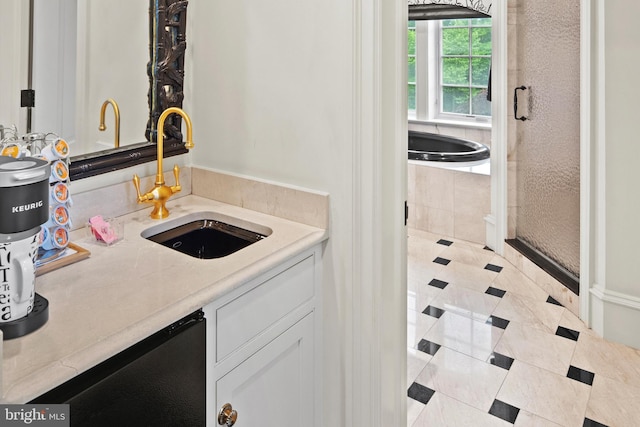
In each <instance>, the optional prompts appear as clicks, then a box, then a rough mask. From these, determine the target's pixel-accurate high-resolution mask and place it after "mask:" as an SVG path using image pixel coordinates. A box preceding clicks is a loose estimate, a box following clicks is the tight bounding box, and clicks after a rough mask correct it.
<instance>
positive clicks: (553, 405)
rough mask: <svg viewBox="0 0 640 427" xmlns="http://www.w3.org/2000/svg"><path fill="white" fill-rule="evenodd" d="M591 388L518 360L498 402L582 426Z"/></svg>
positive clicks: (563, 423) (561, 422)
mask: <svg viewBox="0 0 640 427" xmlns="http://www.w3.org/2000/svg"><path fill="white" fill-rule="evenodd" d="M590 391H591V387H590V386H588V385H586V384H583V383H580V382H578V381H575V380H572V379H570V378H567V377H566V376H562V375H558V374H555V373H553V372H550V371H547V370H545V369H542V368H538V367H536V366H532V365H529V364H527V363H524V362H520V361H518V360H516V361H514V362H513V365H512V366H511V369H510V370H509V373H508V374H507V378H506V379H505V380H504V384H503V386H502V388H501V389H500V391H499V392H498V396H497V399H498V400H500V401H502V402H505V403H508V404H509V405H513V406H515V407H516V408H520V409H524V410H525V411H527V412H530V413H532V414H534V415H538V416H540V417H544V418H545V419H549V420H552V421H554V422H556V423H558V424H560V425H563V426H576V427H577V426H581V425H582V423H583V421H584V414H585V411H586V408H587V401H588V399H589V393H590Z"/></svg>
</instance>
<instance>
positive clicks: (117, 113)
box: [98, 98, 120, 148]
mask: <svg viewBox="0 0 640 427" xmlns="http://www.w3.org/2000/svg"><path fill="white" fill-rule="evenodd" d="M109 104H111V106H112V107H113V114H114V115H115V116H116V132H115V136H114V138H115V140H114V144H113V145H114V147H116V148H118V147H120V108H119V107H118V103H117V102H116V101H115V99H111V98H109V99H107V100H106V101H104V102H103V103H102V108H101V109H100V127H99V128H98V129H99V130H100V131H104V130H106V129H107V127H106V126H105V124H104V113H105V111H106V110H107V105H109Z"/></svg>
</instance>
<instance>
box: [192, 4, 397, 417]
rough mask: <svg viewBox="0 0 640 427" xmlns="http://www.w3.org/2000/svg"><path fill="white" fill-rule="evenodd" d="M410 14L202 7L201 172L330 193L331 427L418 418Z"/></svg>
mask: <svg viewBox="0 0 640 427" xmlns="http://www.w3.org/2000/svg"><path fill="white" fill-rule="evenodd" d="M402 6H403V5H402V4H401V3H393V2H387V1H386V0H385V1H384V2H382V1H380V2H379V1H375V0H374V1H370V0H361V1H359V0H354V1H345V0H327V1H323V2H300V1H295V0H283V1H279V2H249V1H242V0H240V1H233V2H191V3H190V4H189V11H188V24H187V27H188V29H187V40H188V54H187V58H188V63H187V64H186V68H187V69H186V73H187V79H186V86H187V92H186V93H185V95H186V96H185V109H186V110H187V111H188V112H189V114H190V115H191V118H192V121H193V126H194V143H195V144H196V146H195V148H194V149H193V150H192V159H193V164H194V165H195V166H203V167H209V168H215V169H219V170H223V171H229V172H233V173H239V174H246V175H251V176H254V177H258V178H263V179H268V180H274V181H279V182H282V183H288V184H293V185H298V186H302V187H308V188H311V189H315V190H322V191H326V192H328V193H329V194H330V203H331V218H330V222H331V234H330V239H329V241H328V243H327V246H326V250H325V253H324V261H325V266H324V267H325V268H324V293H323V298H324V310H325V313H324V322H323V323H324V339H325V345H324V350H323V354H322V359H323V362H324V364H325V367H324V369H325V370H324V376H323V381H324V394H323V397H324V400H325V409H324V420H323V423H322V425H326V426H330V425H335V426H354V427H356V426H365V425H366V426H370V425H374V426H375V425H395V422H398V423H399V424H398V425H400V424H402V417H404V416H406V413H405V411H404V405H406V384H404V382H405V381H406V380H405V377H406V374H405V370H404V369H405V361H404V359H403V357H405V358H406V349H405V345H406V341H405V340H406V339H405V338H404V336H405V334H404V333H403V332H402V331H403V330H404V328H406V318H405V317H404V316H403V314H402V313H403V312H402V308H403V307H404V310H405V312H406V258H404V262H405V264H403V253H404V251H406V244H403V243H402V242H403V241H404V240H402V234H403V230H404V228H403V222H402V219H403V218H402V217H401V216H402V213H403V205H402V202H401V201H404V200H405V198H404V197H406V170H405V169H400V170H398V167H399V166H398V165H400V164H401V162H400V157H402V158H404V159H406V145H405V147H404V150H403V149H402V148H400V149H398V145H397V143H398V141H401V140H403V138H402V135H403V134H404V135H406V119H405V120H402V119H401V117H403V118H404V117H406V112H405V111H404V109H405V108H406V107H405V106H406V96H405V97H403V96H399V95H402V91H401V90H400V89H398V88H402V87H404V86H406V85H405V84H404V83H403V81H404V78H406V68H403V67H402V66H401V65H399V63H398V62H396V61H395V60H393V59H392V58H393V57H394V55H395V54H396V53H397V50H398V49H399V46H402V43H401V40H403V38H404V40H405V43H406V35H404V34H403V32H402V29H403V28H404V26H405V25H406V4H405V5H404V7H402ZM403 10H404V21H403V18H402V17H399V15H401V14H402V11H403ZM383 12H384V13H383ZM383 17H384V18H383ZM396 29H399V31H396ZM383 32H384V33H385V34H389V35H391V37H392V38H391V39H389V40H387V41H386V43H381V41H380V40H378V39H377V37H382V34H383ZM387 54H389V57H387V58H386V63H384V59H385V56H386V55H387ZM402 55H406V50H405V52H402V53H400V54H399V56H397V57H399V58H401V57H404V56H402ZM385 83H387V84H385ZM396 85H397V86H396ZM385 99H386V100H388V101H389V102H385ZM404 140H405V141H406V137H404ZM357 152H361V156H357V157H356V154H355V153H357ZM398 152H401V154H397V153H398ZM405 164H406V161H405ZM387 173H389V176H386V174H387ZM363 176H368V177H369V178H368V179H364V180H363V179H362V177H363ZM382 193H385V194H387V195H388V197H384V196H382V195H381V194H382ZM383 241H384V242H385V244H384V245H382V244H381V242H383ZM369 243H371V244H369ZM382 246H384V248H383V249H380V247H382ZM362 253H365V254H364V255H362ZM369 279H370V280H369ZM362 283H366V285H364V286H360V285H361V284H362ZM383 302H384V304H383ZM381 305H384V306H385V307H384V308H383V309H380V306H381ZM403 325H404V326H403ZM390 331H392V332H391V333H390ZM398 332H400V334H398ZM403 355H404V356H403ZM383 420H387V423H386V424H383V422H384V421H383Z"/></svg>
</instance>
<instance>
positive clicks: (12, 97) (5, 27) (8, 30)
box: [0, 0, 29, 133]
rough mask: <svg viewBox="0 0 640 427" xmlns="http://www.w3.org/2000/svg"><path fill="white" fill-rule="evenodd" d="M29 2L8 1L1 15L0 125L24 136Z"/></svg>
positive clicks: (6, 0)
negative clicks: (22, 95)
mask: <svg viewBox="0 0 640 427" xmlns="http://www.w3.org/2000/svg"><path fill="white" fill-rule="evenodd" d="M28 10H29V2H26V1H21V0H5V1H3V2H2V13H0V29H1V30H2V37H0V52H2V58H3V59H2V66H1V67H0V94H1V95H0V125H4V126H11V125H16V126H17V127H18V131H19V132H22V133H24V131H25V127H26V123H27V122H26V109H23V108H20V89H26V88H27V69H28V55H27V52H28V49H29V20H28V16H29V14H28Z"/></svg>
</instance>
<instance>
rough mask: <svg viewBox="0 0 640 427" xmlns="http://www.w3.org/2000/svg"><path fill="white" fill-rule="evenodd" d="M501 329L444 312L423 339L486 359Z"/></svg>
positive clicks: (498, 337) (501, 331)
mask: <svg viewBox="0 0 640 427" xmlns="http://www.w3.org/2000/svg"><path fill="white" fill-rule="evenodd" d="M502 333H503V330H502V329H499V328H496V327H494V326H491V325H487V324H486V323H483V322H478V321H475V320H473V319H470V318H468V317H464V316H459V315H457V314H453V313H444V314H443V315H442V317H440V319H439V320H438V322H437V323H436V324H435V325H434V326H433V327H432V328H431V329H429V332H427V334H426V335H425V339H426V340H428V341H432V342H435V343H436V344H440V345H443V346H445V347H448V348H450V349H452V350H456V351H458V352H460V353H463V354H466V355H468V356H471V357H475V358H476V359H479V360H487V359H488V357H489V355H490V354H491V352H492V351H493V348H494V347H495V346H496V343H497V342H498V340H499V339H500V337H502Z"/></svg>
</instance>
